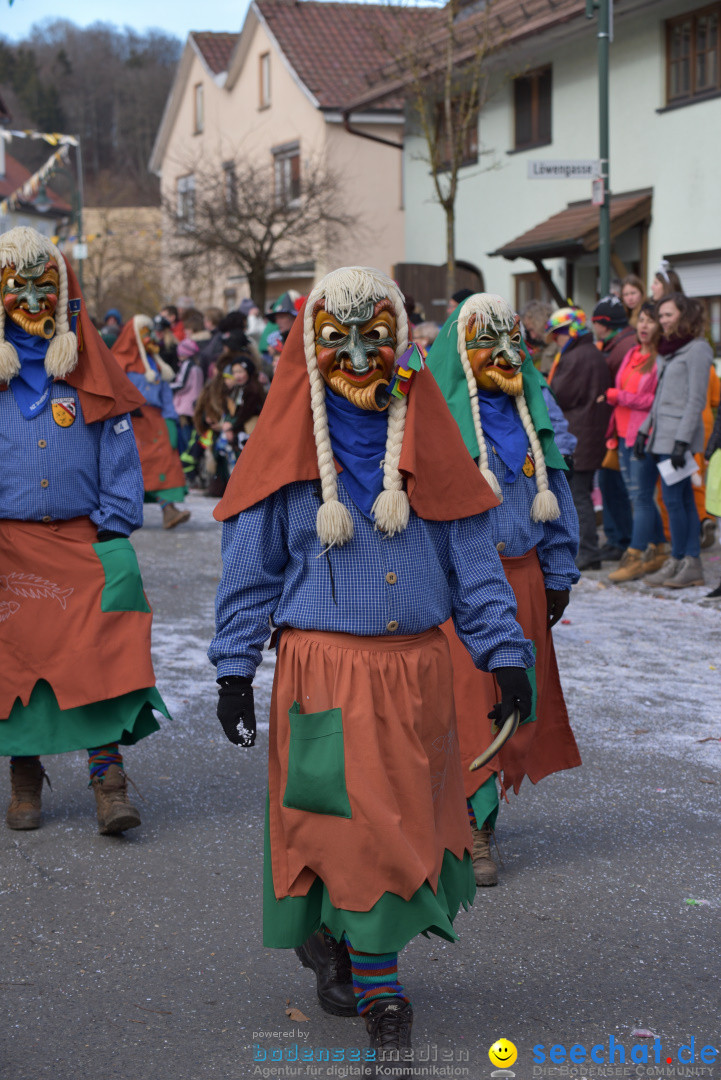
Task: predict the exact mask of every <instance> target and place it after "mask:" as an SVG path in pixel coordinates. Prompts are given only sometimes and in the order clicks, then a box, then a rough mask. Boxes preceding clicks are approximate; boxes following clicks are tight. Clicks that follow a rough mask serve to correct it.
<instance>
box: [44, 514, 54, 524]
mask: <svg viewBox="0 0 721 1080" xmlns="http://www.w3.org/2000/svg"><path fill="white" fill-rule="evenodd" d="M42 520H43V521H46V522H47V521H52V520H53V519H52V518H51V517H50V514H46V515H45V517H44V518H42Z"/></svg>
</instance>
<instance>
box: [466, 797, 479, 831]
mask: <svg viewBox="0 0 721 1080" xmlns="http://www.w3.org/2000/svg"><path fill="white" fill-rule="evenodd" d="M466 806H467V807H468V820H469V822H470V825H471V828H472V829H477V828H478V826H477V825H476V815H475V812H474V810H473V805H472V803H471V800H470V799H466Z"/></svg>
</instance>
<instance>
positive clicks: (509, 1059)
mask: <svg viewBox="0 0 721 1080" xmlns="http://www.w3.org/2000/svg"><path fill="white" fill-rule="evenodd" d="M488 1056H489V1058H490V1059H491V1064H492V1065H497V1066H498V1067H499V1068H500V1069H510V1067H511V1065H513V1063H514V1062H515V1060H516V1058H517V1057H518V1051H517V1050H516V1048H515V1046H514V1045H513V1043H512V1042H511V1041H510V1039H497V1040H496V1042H494V1044H493V1046H492V1047H491V1048H490V1050H489V1051H488Z"/></svg>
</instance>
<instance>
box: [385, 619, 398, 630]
mask: <svg viewBox="0 0 721 1080" xmlns="http://www.w3.org/2000/svg"><path fill="white" fill-rule="evenodd" d="M397 629H398V620H397V619H391V621H390V622H389V623H386V630H390V632H391V633H393V631H394V630H397Z"/></svg>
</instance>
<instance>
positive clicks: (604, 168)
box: [586, 0, 613, 296]
mask: <svg viewBox="0 0 721 1080" xmlns="http://www.w3.org/2000/svg"><path fill="white" fill-rule="evenodd" d="M596 11H597V12H598V32H597V37H598V156H599V158H600V160H601V180H602V181H603V202H602V203H601V205H600V206H599V211H598V276H599V284H600V291H601V296H607V295H608V292H609V290H610V287H611V190H610V187H611V181H610V167H609V153H610V152H609V123H608V82H609V80H608V64H609V46H610V42H611V19H612V15H613V0H586V18H587V19H592V18H593V16H594V13H595V12H596Z"/></svg>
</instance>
